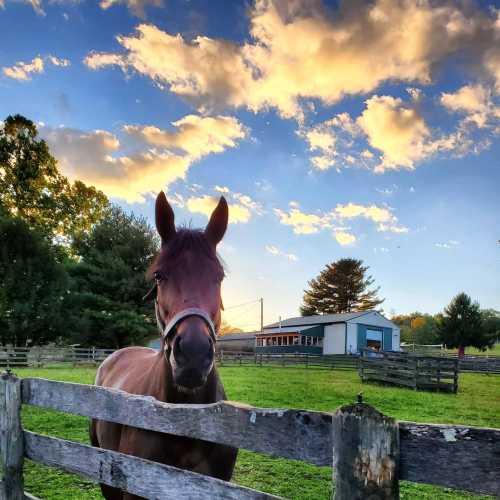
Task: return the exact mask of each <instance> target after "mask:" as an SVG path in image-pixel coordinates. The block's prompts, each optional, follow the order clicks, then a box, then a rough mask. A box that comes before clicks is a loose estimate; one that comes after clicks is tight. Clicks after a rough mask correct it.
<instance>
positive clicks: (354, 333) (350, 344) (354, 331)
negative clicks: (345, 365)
mask: <svg viewBox="0 0 500 500" xmlns="http://www.w3.org/2000/svg"><path fill="white" fill-rule="evenodd" d="M357 350H358V325H357V324H356V323H347V354H350V353H352V354H354V353H356V351H357Z"/></svg>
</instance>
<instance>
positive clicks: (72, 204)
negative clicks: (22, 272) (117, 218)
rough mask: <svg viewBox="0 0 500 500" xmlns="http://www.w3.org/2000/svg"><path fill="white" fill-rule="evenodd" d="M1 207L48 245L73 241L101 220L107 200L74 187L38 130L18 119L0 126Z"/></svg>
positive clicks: (89, 189)
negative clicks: (54, 241) (55, 240)
mask: <svg viewBox="0 0 500 500" xmlns="http://www.w3.org/2000/svg"><path fill="white" fill-rule="evenodd" d="M0 204H2V205H3V207H4V209H6V210H7V211H8V213H9V214H10V215H12V216H17V217H20V218H21V219H23V220H24V221H26V222H27V223H28V225H29V227H30V228H37V229H39V230H41V231H42V232H43V233H45V234H46V235H47V236H48V237H49V238H50V239H52V238H53V237H63V238H64V239H65V240H69V241H71V240H72V239H73V238H74V237H75V236H76V235H78V234H79V233H81V232H82V231H88V230H89V229H90V228H91V226H92V225H93V224H95V223H96V222H97V221H98V220H100V218H101V217H102V215H103V212H104V210H105V209H106V207H107V206H108V200H107V198H106V196H105V195H104V194H103V193H102V192H100V191H98V190H97V189H96V188H94V187H93V186H90V187H89V186H86V185H85V184H84V183H83V182H81V181H76V182H74V183H73V184H71V183H70V182H69V181H68V179H67V178H66V177H64V176H63V175H62V174H61V173H60V172H59V170H58V168H57V161H56V160H55V158H54V157H53V156H52V155H51V153H50V150H49V147H48V145H47V143H46V142H45V141H44V140H42V139H40V138H39V137H38V131H37V128H36V126H35V124H34V123H33V122H32V121H31V120H28V119H27V118H25V117H23V116H21V115H15V116H8V117H7V118H6V120H5V121H4V122H3V125H0Z"/></svg>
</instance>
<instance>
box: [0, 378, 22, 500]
mask: <svg viewBox="0 0 500 500" xmlns="http://www.w3.org/2000/svg"><path fill="white" fill-rule="evenodd" d="M23 456H24V453H23V433H22V429H21V381H20V380H19V379H18V378H16V377H15V376H13V375H11V374H9V373H6V372H4V373H2V375H1V376H0V499H1V500H23V499H24V491H23Z"/></svg>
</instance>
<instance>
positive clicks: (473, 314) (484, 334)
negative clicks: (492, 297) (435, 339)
mask: <svg viewBox="0 0 500 500" xmlns="http://www.w3.org/2000/svg"><path fill="white" fill-rule="evenodd" d="M439 337H440V340H441V342H442V343H443V344H446V346H447V347H451V348H458V355H459V356H460V357H463V355H464V354H465V348H466V347H469V346H470V347H476V348H477V349H481V350H486V348H488V347H491V346H492V345H493V344H494V342H495V335H493V334H491V333H490V332H489V330H488V328H486V326H485V324H484V322H483V317H482V315H481V310H480V309H479V304H478V303H477V302H472V299H471V298H470V297H469V296H468V295H467V294H466V293H463V292H462V293H459V294H458V295H457V296H456V297H454V298H453V300H452V301H451V302H450V303H449V305H448V306H447V307H446V308H445V309H444V314H443V316H442V318H441V321H440V324H439Z"/></svg>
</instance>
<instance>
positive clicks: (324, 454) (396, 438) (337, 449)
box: [0, 374, 500, 500]
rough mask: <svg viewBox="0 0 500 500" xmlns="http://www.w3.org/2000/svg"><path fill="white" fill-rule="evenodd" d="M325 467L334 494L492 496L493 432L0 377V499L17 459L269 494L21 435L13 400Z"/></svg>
mask: <svg viewBox="0 0 500 500" xmlns="http://www.w3.org/2000/svg"><path fill="white" fill-rule="evenodd" d="M22 403H24V404H28V405H33V406H37V407H41V408H51V409H54V410H58V411H63V412H66V413H71V414H76V415H82V416H86V417H91V418H97V419H100V420H105V421H108V422H116V423H120V424H124V425H129V426H132V427H139V428H142V429H148V430H152V431H155V432H163V433H167V434H174V435H178V436H186V437H191V438H194V439H203V440H206V441H210V442H215V443H220V444H225V445H230V446H235V447H238V448H244V449H247V450H251V451H255V452H259V453H266V454H269V455H273V456H277V457H282V458H287V459H294V460H301V461H304V462H308V463H311V464H315V465H320V466H325V465H327V466H332V464H333V477H332V478H333V481H334V483H335V496H334V498H335V499H336V500H347V499H351V498H368V497H370V498H377V499H380V500H395V499H398V498H399V481H400V480H407V481H413V482H417V483H426V484H435V485H439V486H444V487H448V488H457V489H463V490H467V491H472V492H475V493H483V494H489V495H498V494H500V486H499V478H498V470H499V469H500V453H499V448H498V446H499V445H498V443H499V442H500V429H485V428H477V427H466V426H457V425H435V424H419V423H415V422H402V421H400V422H398V421H396V420H394V419H392V418H390V417H386V416H384V415H382V414H381V413H379V412H378V411H377V410H375V409H374V408H373V407H371V406H369V405H367V404H364V403H358V404H352V405H347V406H343V407H341V408H339V409H338V410H337V411H336V412H335V413H334V414H331V413H324V412H313V411H302V410H277V409H262V408H253V407H249V406H246V405H238V404H237V403H229V402H218V403H213V404H208V405H189V404H169V403H162V402H160V401H157V400H156V399H154V398H151V397H146V396H138V395H132V394H127V393H125V392H123V391H118V390H112V389H105V388H103V387H97V386H91V385H81V384H70V383H64V382H54V381H49V380H43V379H33V378H27V379H24V380H21V379H18V378H16V377H14V376H13V375H11V374H3V375H2V376H1V378H0V454H1V456H0V459H1V460H0V498H2V499H5V500H19V499H23V498H26V497H28V498H34V497H32V496H28V494H26V497H25V494H24V492H23V476H22V470H23V459H24V458H28V459H30V460H32V461H34V462H38V463H42V464H45V465H49V466H52V467H58V468H61V469H63V470H65V471H67V472H71V473H76V474H79V475H80V476H83V477H85V478H88V479H91V480H93V481H96V482H100V483H103V484H107V485H109V486H113V487H116V488H119V489H121V490H123V491H127V492H129V493H132V494H134V495H138V496H141V497H144V498H162V499H165V500H169V499H172V500H173V499H177V498H197V499H200V500H205V499H206V500H208V499H213V498H225V499H235V500H236V499H243V500H245V499H272V498H277V497H275V496H273V495H269V494H266V493H262V492H258V491H256V490H252V489H249V488H245V487H242V486H238V485H235V484H231V483H227V482H224V481H221V480H218V479H214V478H211V477H207V476H203V475H200V474H197V473H193V472H189V471H185V470H180V469H177V468H175V467H171V466H167V465H163V464H159V463H156V462H151V461H149V460H144V459H141V458H137V457H133V456H130V455H126V454H123V453H118V452H115V451H109V450H104V449H101V448H95V447H92V446H88V445H83V444H79V443H74V442H71V441H66V440H62V439H58V438H54V437H48V436H42V435H40V434H37V433H34V432H29V431H23V429H22V427H21V417H20V414H21V411H20V410H21V404H22Z"/></svg>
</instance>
